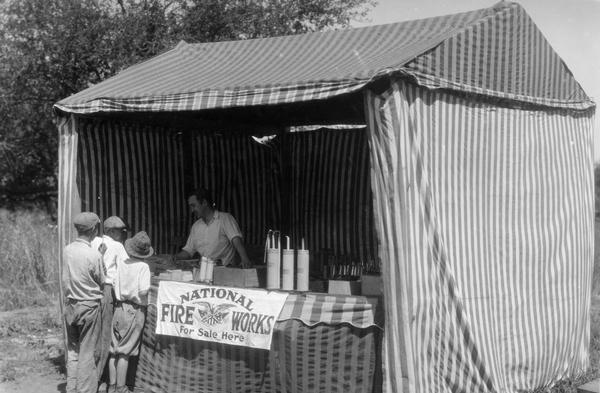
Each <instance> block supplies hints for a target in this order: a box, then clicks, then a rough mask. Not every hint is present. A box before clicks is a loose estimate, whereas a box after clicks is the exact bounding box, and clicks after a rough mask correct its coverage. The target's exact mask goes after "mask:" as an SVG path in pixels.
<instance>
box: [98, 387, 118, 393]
mask: <svg viewBox="0 0 600 393" xmlns="http://www.w3.org/2000/svg"><path fill="white" fill-rule="evenodd" d="M98 393H100V392H98ZM106 393H117V385H108V390H107V391H106Z"/></svg>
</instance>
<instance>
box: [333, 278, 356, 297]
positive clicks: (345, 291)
mask: <svg viewBox="0 0 600 393" xmlns="http://www.w3.org/2000/svg"><path fill="white" fill-rule="evenodd" d="M327 293H330V294H332V295H360V281H343V280H329V285H328V290H327Z"/></svg>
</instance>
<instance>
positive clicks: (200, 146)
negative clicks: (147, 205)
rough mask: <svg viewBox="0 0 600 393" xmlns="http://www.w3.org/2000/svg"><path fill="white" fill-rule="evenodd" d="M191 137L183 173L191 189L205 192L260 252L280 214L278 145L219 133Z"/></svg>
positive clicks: (249, 243)
mask: <svg viewBox="0 0 600 393" xmlns="http://www.w3.org/2000/svg"><path fill="white" fill-rule="evenodd" d="M191 137H192V140H193V143H192V155H191V167H188V168H187V172H188V173H191V174H192V176H193V177H192V179H193V185H194V188H197V187H200V186H202V187H204V188H207V189H208V190H210V192H211V193H212V197H213V199H215V201H214V202H215V203H216V206H217V208H218V209H219V210H222V211H226V212H229V213H231V214H232V215H233V216H234V217H235V218H236V220H237V222H238V224H239V226H240V229H241V231H242V233H243V235H244V241H245V243H246V244H247V245H251V246H254V247H258V248H259V249H260V250H262V248H264V244H265V238H266V234H267V230H268V229H273V228H277V227H279V223H280V217H281V197H280V189H279V181H280V180H279V173H280V169H281V168H280V162H279V144H278V143H274V144H269V145H263V144H260V143H257V142H255V141H254V139H252V137H250V136H245V135H223V134H220V133H215V134H206V133H200V132H198V133H195V134H193V136H191ZM190 226H191V223H190Z"/></svg>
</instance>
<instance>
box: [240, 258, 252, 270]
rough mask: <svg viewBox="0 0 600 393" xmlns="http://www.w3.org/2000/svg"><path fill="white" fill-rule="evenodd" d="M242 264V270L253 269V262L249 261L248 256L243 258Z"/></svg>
mask: <svg viewBox="0 0 600 393" xmlns="http://www.w3.org/2000/svg"><path fill="white" fill-rule="evenodd" d="M241 260H242V261H241V262H240V267H241V268H242V269H248V268H251V267H252V262H250V259H248V257H247V256H246V258H243V257H242V258H241Z"/></svg>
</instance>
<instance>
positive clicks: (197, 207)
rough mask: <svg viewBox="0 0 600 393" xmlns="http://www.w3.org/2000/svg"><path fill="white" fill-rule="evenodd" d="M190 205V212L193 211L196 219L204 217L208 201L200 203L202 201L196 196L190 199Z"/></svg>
mask: <svg viewBox="0 0 600 393" xmlns="http://www.w3.org/2000/svg"><path fill="white" fill-rule="evenodd" d="M188 205H189V206H190V210H191V211H192V214H193V215H194V217H202V214H203V213H204V210H205V209H206V201H205V200H203V201H202V202H200V201H198V198H196V195H192V196H191V197H189V198H188Z"/></svg>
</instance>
